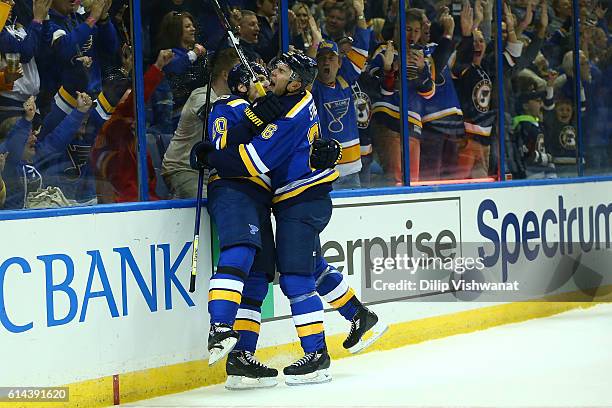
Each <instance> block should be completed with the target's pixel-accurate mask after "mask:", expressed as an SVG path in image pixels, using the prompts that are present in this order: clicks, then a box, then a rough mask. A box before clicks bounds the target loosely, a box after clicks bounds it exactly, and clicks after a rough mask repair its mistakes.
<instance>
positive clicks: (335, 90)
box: [312, 28, 371, 176]
mask: <svg viewBox="0 0 612 408" xmlns="http://www.w3.org/2000/svg"><path fill="white" fill-rule="evenodd" d="M370 36H371V31H370V30H366V29H361V28H356V29H355V42H354V43H353V45H352V48H351V50H350V51H349V52H348V53H347V54H346V55H345V56H344V57H342V61H341V65H340V69H339V70H338V75H337V76H336V81H335V82H334V83H333V84H324V83H323V82H321V81H319V80H316V81H315V82H314V84H313V86H312V96H313V98H314V101H315V104H316V106H317V109H318V112H319V117H320V120H321V134H322V135H323V137H324V138H325V139H336V140H337V141H338V142H340V144H342V159H341V160H340V162H339V163H338V165H337V166H336V168H337V169H338V171H339V172H340V175H341V176H346V175H349V174H353V173H357V172H358V171H359V170H361V149H360V144H359V130H358V128H357V116H356V112H355V109H356V108H355V98H354V96H353V92H352V88H351V87H352V86H353V85H354V84H355V82H357V79H358V78H359V75H361V72H362V71H363V69H364V67H365V64H366V60H367V58H368V49H367V47H368V43H369V41H370Z"/></svg>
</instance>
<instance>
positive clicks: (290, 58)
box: [269, 50, 317, 91]
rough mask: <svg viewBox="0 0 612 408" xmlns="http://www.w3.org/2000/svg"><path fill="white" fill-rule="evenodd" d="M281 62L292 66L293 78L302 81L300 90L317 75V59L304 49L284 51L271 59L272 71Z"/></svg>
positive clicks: (270, 66)
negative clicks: (303, 50) (304, 51)
mask: <svg viewBox="0 0 612 408" xmlns="http://www.w3.org/2000/svg"><path fill="white" fill-rule="evenodd" d="M279 64H286V65H287V66H288V67H289V68H291V71H293V72H292V73H291V76H290V78H291V80H292V81H301V82H302V86H301V87H300V90H302V91H303V90H304V89H306V88H307V87H309V86H310V85H311V84H312V83H313V82H314V80H315V78H316V77H317V61H315V60H314V59H312V58H310V57H309V56H308V55H306V54H304V53H303V52H302V51H299V50H293V51H289V52H283V53H282V54H280V55H279V56H278V57H276V58H274V59H273V60H272V61H270V64H269V68H270V71H271V70H273V69H274V68H276V67H277V66H278V65H279Z"/></svg>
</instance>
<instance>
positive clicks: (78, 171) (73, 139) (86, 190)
mask: <svg viewBox="0 0 612 408" xmlns="http://www.w3.org/2000/svg"><path fill="white" fill-rule="evenodd" d="M76 106H77V101H76V99H75V98H74V96H73V95H71V94H70V93H69V92H68V91H67V90H66V89H65V88H64V87H61V88H60V89H59V90H58V91H57V93H56V94H55V97H54V102H53V104H52V105H51V112H49V114H48V115H47V116H45V119H44V121H43V126H42V130H41V133H40V137H39V138H40V140H45V139H46V138H47V135H48V134H49V133H50V132H53V131H54V129H56V128H57V127H58V126H59V125H60V123H62V122H63V121H64V118H66V117H67V116H69V115H70V114H71V112H73V111H75V110H76ZM94 106H95V107H92V109H91V110H90V111H89V113H88V114H87V115H83V117H84V118H83V119H81V122H82V123H79V124H77V126H76V130H74V131H72V133H71V134H68V135H66V137H65V138H62V139H61V143H56V144H55V149H54V151H52V152H51V151H49V152H47V153H46V154H44V155H39V156H38V159H37V161H36V168H37V169H38V170H40V171H41V172H42V173H43V174H44V175H45V177H46V182H47V184H49V185H53V186H58V187H60V188H61V190H62V192H63V193H64V194H65V195H66V197H68V198H71V199H74V200H77V201H89V200H92V199H93V198H95V197H96V186H95V179H94V175H93V171H92V168H91V163H90V154H91V149H92V146H93V144H94V142H95V140H96V136H97V135H98V132H99V131H100V129H101V128H102V126H103V125H104V123H106V121H107V120H108V119H109V118H110V116H111V115H112V114H113V112H114V110H115V107H114V106H112V105H111V103H110V102H109V101H108V100H107V98H106V96H105V95H104V93H103V92H100V93H99V94H98V97H97V99H96V100H95V101H94ZM85 117H86V118H85ZM79 128H80V129H79Z"/></svg>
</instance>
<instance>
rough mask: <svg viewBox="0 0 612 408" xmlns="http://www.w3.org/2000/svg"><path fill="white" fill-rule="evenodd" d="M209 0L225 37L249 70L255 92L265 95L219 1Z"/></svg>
mask: <svg viewBox="0 0 612 408" xmlns="http://www.w3.org/2000/svg"><path fill="white" fill-rule="evenodd" d="M210 1H211V3H212V5H213V8H214V9H215V12H216V13H217V16H218V17H219V21H220V22H221V25H222V26H223V29H224V30H225V33H226V34H227V37H228V38H229V40H230V43H231V44H232V47H234V49H235V50H236V53H237V54H238V58H239V59H240V62H241V63H242V65H244V66H245V67H247V69H248V70H249V73H250V74H251V80H252V81H253V84H254V85H255V88H256V89H257V93H258V94H259V96H266V90H265V89H264V87H263V85H262V84H261V82H259V79H258V78H257V74H255V71H253V68H251V65H250V64H249V61H248V60H247V59H246V57H245V56H244V53H243V52H242V48H240V43H239V41H238V38H236V36H235V35H234V32H233V31H232V26H231V25H230V23H229V21H228V20H227V17H226V16H225V14H224V13H223V9H221V5H220V4H219V1H218V0H210Z"/></svg>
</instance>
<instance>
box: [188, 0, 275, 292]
mask: <svg viewBox="0 0 612 408" xmlns="http://www.w3.org/2000/svg"><path fill="white" fill-rule="evenodd" d="M210 1H211V2H212V4H213V8H214V9H215V12H216V13H217V17H219V21H220V22H221V25H222V26H223V29H224V30H225V34H226V35H227V38H228V39H229V41H230V43H231V44H232V46H233V48H234V50H236V54H237V55H238V59H239V60H240V62H241V63H242V65H244V66H245V67H247V69H248V70H249V73H250V74H251V80H252V81H253V84H254V85H255V88H256V89H257V93H258V94H259V96H265V95H266V90H265V89H264V87H263V85H262V84H261V82H259V78H257V74H255V71H253V68H251V65H250V64H249V61H248V60H247V59H246V57H245V56H244V53H243V52H242V49H241V48H240V44H239V42H238V39H237V38H236V36H235V35H234V32H233V31H232V26H231V25H230V23H229V21H228V20H227V17H226V16H225V14H224V13H223V10H222V9H221V5H220V4H219V1H218V0H210ZM212 59H213V58H212V57H211V58H209V60H208V61H207V65H209V69H208V79H207V81H208V87H207V88H206V103H205V105H204V109H205V112H204V120H203V122H204V129H203V131H202V141H204V139H205V137H206V134H207V133H208V116H209V114H210V91H211V88H212V64H210V61H212ZM203 189H204V170H203V169H201V170H200V171H199V173H198V196H197V197H196V217H195V225H194V227H193V251H192V254H191V277H190V280H189V292H192V293H193V292H195V286H196V284H195V283H196V275H197V269H198V246H199V243H200V242H199V241H200V217H201V213H202V191H203Z"/></svg>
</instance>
